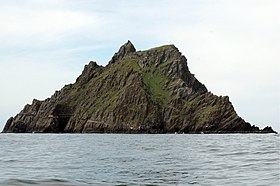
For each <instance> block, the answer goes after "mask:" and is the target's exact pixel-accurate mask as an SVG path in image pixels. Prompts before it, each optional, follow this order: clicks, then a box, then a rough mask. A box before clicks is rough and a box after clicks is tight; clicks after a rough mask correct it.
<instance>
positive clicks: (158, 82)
mask: <svg viewBox="0 0 280 186" xmlns="http://www.w3.org/2000/svg"><path fill="white" fill-rule="evenodd" d="M143 80H144V83H145V85H146V86H147V88H148V89H149V91H150V93H151V98H152V100H154V101H156V102H163V103H166V102H168V101H169V100H170V95H169V93H168V91H166V90H164V89H163V88H162V87H163V86H164V85H165V84H166V82H167V81H168V80H167V78H166V77H165V76H163V75H161V74H157V73H151V72H148V73H145V74H144V75H143Z"/></svg>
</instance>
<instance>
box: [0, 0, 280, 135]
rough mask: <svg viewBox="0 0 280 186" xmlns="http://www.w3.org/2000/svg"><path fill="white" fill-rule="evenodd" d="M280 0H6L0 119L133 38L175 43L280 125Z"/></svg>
mask: <svg viewBox="0 0 280 186" xmlns="http://www.w3.org/2000/svg"><path fill="white" fill-rule="evenodd" d="M279 10H280V1H278V0H141V1H139V0H126V1H125V0H118V1H113V0H9V1H6V0H0V86H1V92H0V95H1V96H0V129H2V128H3V126H4V124H5V122H6V120H7V119H8V118H9V117H10V116H14V115H15V114H17V113H18V112H19V111H20V110H21V109H22V108H23V107H24V105H25V104H27V103H31V101H32V99H33V98H36V99H40V100H43V99H46V98H48V97H50V96H51V95H52V94H53V93H54V92H55V90H59V89H61V88H62V87H63V86H64V85H65V84H69V83H73V82H74V81H75V79H76V78H77V77H78V75H79V74H80V73H81V71H82V69H83V66H84V65H85V64H87V63H88V62H89V61H90V60H95V61H97V63H98V64H101V65H106V64H107V62H108V61H109V60H110V58H111V57H112V56H113V54H114V52H116V51H117V50H118V48H119V47H120V46H121V45H122V44H124V43H125V42H126V41H127V40H131V41H132V43H133V44H134V45H135V47H136V48H137V49H138V50H144V49H149V48H152V47H156V46H160V45H164V44H175V45H176V46H177V48H179V50H180V51H181V52H182V53H183V54H184V55H185V56H186V58H187V59H188V66H189V68H190V71H191V72H192V73H194V74H195V76H196V77H197V78H198V80H199V81H200V82H202V83H204V84H205V85H206V87H207V88H208V90H209V91H211V92H213V93H214V94H216V95H228V96H229V97H230V101H231V102H232V103H233V105H234V107H235V110H236V111H237V113H238V114H239V116H241V117H242V118H243V119H245V120H246V121H248V122H250V123H251V124H255V125H257V126H259V127H260V128H263V127H264V126H266V125H270V126H272V127H273V128H274V129H275V130H277V131H278V132H280V126H279V125H280V110H279V106H280V86H279V79H280V77H279V74H280V64H279V63H280V57H279V51H280V34H279V33H280V21H279V18H280V11H279Z"/></svg>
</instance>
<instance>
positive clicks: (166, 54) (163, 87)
mask: <svg viewBox="0 0 280 186" xmlns="http://www.w3.org/2000/svg"><path fill="white" fill-rule="evenodd" d="M3 132H76V133H81V132H124V133H128V132H129V133H168V132H172V133H173V132H179V133H180V132H184V133H200V132H205V133H206V132H210V133H220V132H221V133H223V132H274V131H273V130H272V129H271V128H270V127H266V128H265V129H264V130H260V129H259V128H258V127H255V126H251V125H250V124H249V123H247V122H245V121H244V120H243V119H242V118H240V117H239V116H238V115H237V114H236V112H235V110H234V108H233V106H232V104H231V102H230V101H229V98H228V97H227V96H225V97H221V96H216V95H213V94H212V93H210V92H208V90H207V89H206V87H205V86H204V85H203V84H202V83H200V82H199V81H198V80H197V79H196V78H195V77H194V75H193V74H191V72H190V71H189V69H188V66H187V59H186V58H185V57H184V56H183V55H182V54H181V53H180V52H179V51H178V49H177V48H176V47H175V46H174V45H165V46H161V47H157V48H152V49H150V50H146V51H136V50H135V48H134V46H133V45H132V43H131V42H130V41H128V42H127V43H126V44H125V45H123V46H122V47H121V48H120V50H119V51H118V52H117V53H115V55H114V56H113V58H112V59H111V61H110V62H109V64H108V65H107V66H106V67H102V66H99V65H97V64H96V63H95V62H90V63H89V64H88V65H86V66H85V68H84V70H83V72H82V74H81V75H80V76H79V77H78V78H77V80H76V82H75V83H74V84H70V85H66V86H65V87H63V88H62V89H61V90H60V91H56V92H55V94H54V95H53V96H51V98H48V99H46V100H44V101H39V100H33V102H32V104H31V105H26V106H25V107H24V109H23V110H22V111H21V112H20V113H19V114H17V115H16V116H15V117H11V118H10V119H9V120H8V121H7V123H6V126H5V127H4V130H3Z"/></svg>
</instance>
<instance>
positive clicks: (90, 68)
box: [76, 61, 104, 84]
mask: <svg viewBox="0 0 280 186" xmlns="http://www.w3.org/2000/svg"><path fill="white" fill-rule="evenodd" d="M103 68H104V67H102V66H99V65H98V64H97V63H96V62H95V61H90V62H89V64H88V65H85V67H84V70H83V72H82V74H81V75H80V76H79V77H78V78H77V80H76V82H77V83H79V84H85V83H87V82H88V81H89V80H90V79H91V78H93V77H94V76H96V75H99V74H100V73H101V72H102V71H103Z"/></svg>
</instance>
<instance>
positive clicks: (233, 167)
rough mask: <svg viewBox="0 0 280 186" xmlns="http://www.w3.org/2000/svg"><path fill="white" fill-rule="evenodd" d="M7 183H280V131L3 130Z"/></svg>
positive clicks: (0, 161)
mask: <svg viewBox="0 0 280 186" xmlns="http://www.w3.org/2000/svg"><path fill="white" fill-rule="evenodd" d="M0 149H1V151H0V185H24V186H25V185H46V186H48V185H58V186H59V185H78V186H79V185H238V186H242V185H254V186H257V185H269V186H273V185H275V186H279V185H280V135H278V134H197V135H195V134H160V135H154V134H131V135H130V134H0Z"/></svg>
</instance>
